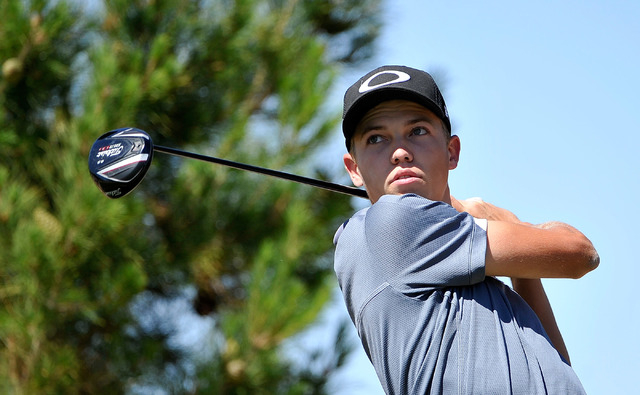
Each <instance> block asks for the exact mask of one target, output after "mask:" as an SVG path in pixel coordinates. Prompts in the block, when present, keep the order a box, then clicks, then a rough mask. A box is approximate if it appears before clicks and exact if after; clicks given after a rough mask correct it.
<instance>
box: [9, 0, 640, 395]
mask: <svg viewBox="0 0 640 395" xmlns="http://www.w3.org/2000/svg"><path fill="white" fill-rule="evenodd" d="M0 14H1V15H3V16H4V21H3V23H2V24H1V25H0V64H1V65H2V75H1V77H0V263H2V265H0V301H1V307H0V391H1V392H3V393H61V392H64V393H105V392H107V393H127V394H151V393H153V394H168V393H172V394H177V393H185V394H187V393H229V394H234V393H238V394H243V393H291V394H324V393H327V394H355V393H361V394H373V393H382V390H381V387H380V384H379V383H378V381H377V378H376V377H375V373H374V372H373V369H372V367H371V366H370V364H369V362H368V360H367V359H366V356H364V353H363V351H362V348H361V346H360V344H359V341H358V339H357V337H356V336H355V333H354V329H353V326H352V324H351V323H350V321H349V320H348V316H347V314H346V309H345V307H344V304H343V302H342V300H341V296H340V294H339V291H338V290H337V288H336V281H335V276H334V274H333V269H332V263H333V257H332V253H333V246H332V244H331V240H332V236H333V233H334V231H335V229H336V228H337V227H338V225H339V224H340V223H342V222H343V221H344V220H345V219H346V218H348V217H349V216H350V215H351V213H352V212H353V211H354V210H356V209H358V208H361V207H365V206H366V205H367V202H366V201H364V200H362V199H355V198H354V199H350V198H348V197H345V196H342V195H338V194H334V193H331V192H324V191H321V190H317V189H315V188H310V187H308V186H301V185H297V184H293V183H290V182H287V181H281V180H274V179H271V178H267V177H264V176H259V175H252V174H249V173H246V172H241V171H237V170H233V169H227V168H223V167H220V166H216V165H211V164H206V163H199V162H196V161H190V160H183V159H178V158H172V157H168V156H167V155H162V154H158V155H156V156H155V158H154V161H153V165H152V167H151V170H150V172H149V174H148V175H147V177H146V178H145V180H144V182H143V183H142V184H141V185H140V186H139V187H138V189H137V190H136V191H135V192H134V193H132V194H131V195H128V196H127V197H125V198H122V199H117V200H111V199H108V198H106V197H105V196H103V195H102V194H101V193H100V192H99V190H98V189H97V188H96V187H95V186H94V185H93V183H92V181H91V178H90V176H89V173H88V169H87V155H88V152H89V148H90V147H91V144H92V143H93V142H94V141H95V139H97V138H98V137H99V136H100V135H101V134H103V133H105V132H106V131H108V130H111V129H115V128H119V127H124V126H136V127H138V128H141V129H143V130H146V131H147V132H148V133H149V134H150V135H151V137H152V139H153V140H154V143H156V144H159V145H167V146H173V147H176V148H184V149H189V150H193V151H196V152H201V153H204V154H211V155H216V156H220V157H223V158H226V159H230V160H237V161H241V162H245V163H251V164H255V165H258V166H264V167H271V168H274V169H281V170H284V171H289V172H294V173H298V174H302V175H306V176H310V177H317V178H323V179H328V180H331V181H336V182H341V183H348V177H347V176H346V173H344V171H343V170H342V165H341V163H342V160H341V158H342V154H343V153H344V144H343V140H342V137H341V131H340V126H339V124H340V117H341V110H342V94H343V92H344V91H345V90H346V88H347V87H348V86H349V85H351V84H352V83H353V82H354V81H355V80H356V79H357V78H359V77H360V76H361V75H362V74H364V73H366V72H367V71H369V70H370V69H372V68H374V67H377V66H378V65H380V64H404V65H408V66H412V67H416V68H422V69H425V70H427V71H429V72H431V73H432V74H433V75H434V76H435V77H436V79H437V80H438V82H439V84H440V85H441V87H442V90H443V93H444V96H445V99H446V100H447V104H448V107H449V111H450V114H451V117H452V121H453V128H454V133H456V134H458V135H459V136H460V137H461V140H462V156H461V162H460V165H459V167H458V169H456V170H454V171H453V172H452V173H451V178H450V183H451V189H452V192H453V194H454V195H455V196H456V197H458V198H467V197H472V196H480V197H482V198H483V199H485V200H486V201H489V202H492V203H494V204H497V205H499V206H502V207H505V208H507V209H509V210H512V211H513V212H515V213H516V214H517V215H518V216H519V217H520V218H521V219H522V220H525V221H528V222H534V223H535V222H544V221H548V220H559V221H565V222H568V223H570V224H572V225H574V226H576V227H577V228H578V229H580V230H582V231H583V232H584V233H585V234H586V235H587V236H588V237H590V238H591V240H592V241H593V242H594V244H595V245H596V248H598V250H599V252H600V255H601V260H602V263H601V266H600V268H599V269H597V270H596V271H594V272H592V273H590V274H588V275H587V276H585V277H584V278H582V279H580V280H577V281H576V280H546V281H545V282H544V284H545V287H546V289H547V293H548V295H549V298H550V300H551V302H552V305H553V307H554V310H555V313H556V318H557V320H558V323H559V326H560V328H561V330H562V332H563V335H564V337H565V342H566V343H567V346H568V348H569V352H570V355H571V359H572V362H573V366H574V369H575V370H576V372H577V374H578V376H579V377H580V378H581V380H582V382H583V384H584V386H585V389H586V390H587V393H590V394H604V393H612V392H613V393H632V392H633V391H634V387H632V384H631V377H632V372H634V371H635V368H636V367H638V363H637V362H636V360H635V359H634V357H635V353H636V352H637V350H639V349H640V347H639V344H638V343H639V342H638V340H637V337H636V336H635V334H636V332H637V329H636V328H637V327H638V324H639V323H638V318H637V316H638V314H637V312H638V307H637V305H638V304H637V302H636V301H635V299H634V296H635V292H634V290H635V287H634V285H633V284H632V281H633V279H634V277H637V275H638V269H637V265H636V262H637V259H633V258H632V256H631V246H632V241H631V236H632V234H633V228H635V224H636V223H637V222H638V220H639V219H640V216H639V215H638V214H637V210H636V209H634V208H633V207H631V208H627V207H626V205H628V204H630V203H632V202H633V197H632V196H634V195H635V194H637V193H638V189H639V185H640V184H639V182H638V169H640V159H638V155H637V154H635V150H636V148H637V147H638V145H639V144H638V143H639V140H640V138H639V137H638V133H637V132H638V130H639V129H640V114H639V113H638V111H637V110H636V108H637V107H638V104H640V103H639V100H638V97H637V92H638V90H639V89H640V78H639V77H638V75H637V70H638V66H639V63H640V62H639V60H638V46H637V43H636V42H635V41H636V37H639V36H640V31H639V30H640V27H639V26H638V24H637V20H638V17H639V16H640V5H636V4H634V3H632V2H624V1H614V2H607V3H606V4H604V3H603V2H596V1H586V2H573V1H565V2H560V3H558V2H550V1H541V2H536V3H535V4H525V5H518V4H512V3H511V2H506V1H489V2H483V3H482V4H476V3H473V2H464V1H463V2H456V3H455V4H450V3H446V2H434V1H425V2H422V1H403V2H391V1H389V0H387V1H379V0H369V1H351V0H332V1H317V0H312V1H263V0H245V1H214V0H210V1H200V2H194V1H186V0H180V1H168V0H165V1H162V0H161V1H153V0H144V1H143V0H138V1H125V0H112V1H97V0H93V1H90V2H79V1H46V0H42V1H22V0H8V1H4V2H2V3H0ZM507 281H508V280H507Z"/></svg>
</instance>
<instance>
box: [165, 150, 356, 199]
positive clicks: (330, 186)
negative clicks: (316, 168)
mask: <svg viewBox="0 0 640 395" xmlns="http://www.w3.org/2000/svg"><path fill="white" fill-rule="evenodd" d="M153 149H154V151H158V152H163V153H165V154H170V155H175V156H181V157H184V158H191V159H197V160H201V161H204V162H210V163H217V164H219V165H223V166H228V167H233V168H235V169H240V170H247V171H251V172H254V173H259V174H265V175H268V176H271V177H277V178H282V179H284V180H289V181H294V182H298V183H300V184H305V185H311V186H313V187H316V188H322V189H326V190H329V191H333V192H339V193H343V194H345V195H351V196H357V197H361V198H365V199H367V198H368V195H367V191H365V190H362V189H358V188H354V187H349V186H346V185H341V184H334V183H332V182H327V181H322V180H316V179H314V178H309V177H303V176H299V175H296V174H290V173H285V172H282V171H278V170H272V169H267V168H264V167H258V166H253V165H247V164H244V163H239V162H233V161H230V160H226V159H220V158H216V157H213V156H207V155H201V154H196V153H193V152H188V151H183V150H179V149H175V148H171V147H163V146H158V145H155V146H154V147H153Z"/></svg>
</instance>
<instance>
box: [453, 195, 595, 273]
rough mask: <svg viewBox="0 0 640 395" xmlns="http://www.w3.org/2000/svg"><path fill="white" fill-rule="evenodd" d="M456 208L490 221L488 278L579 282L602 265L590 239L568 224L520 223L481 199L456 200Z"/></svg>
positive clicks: (487, 262)
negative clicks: (502, 277)
mask: <svg viewBox="0 0 640 395" xmlns="http://www.w3.org/2000/svg"><path fill="white" fill-rule="evenodd" d="M452 205H453V206H454V208H456V210H458V211H466V212H468V213H469V214H471V215H472V216H473V217H475V218H485V219H487V220H488V225H487V253H486V264H485V274H486V275H487V276H506V277H515V278H532V279H533V278H554V277H555V278H579V277H582V276H584V275H585V274H586V273H588V272H590V271H591V270H593V269H595V268H596V267H597V266H598V264H599V262H600V258H599V256H598V253H597V252H596V250H595V248H594V247H593V244H592V243H591V242H590V241H589V239H587V238H586V237H585V236H584V235H583V234H582V233H581V232H580V231H578V230H577V229H575V228H573V227H571V226H569V225H567V224H564V223H561V222H548V223H544V224H541V225H532V224H529V223H526V222H522V221H520V220H519V219H518V218H517V217H516V216H515V215H514V214H513V213H511V212H510V211H508V210H505V209H502V208H499V207H496V206H494V205H492V204H490V203H486V202H483V201H482V200H479V199H470V200H465V201H458V200H456V199H453V198H452Z"/></svg>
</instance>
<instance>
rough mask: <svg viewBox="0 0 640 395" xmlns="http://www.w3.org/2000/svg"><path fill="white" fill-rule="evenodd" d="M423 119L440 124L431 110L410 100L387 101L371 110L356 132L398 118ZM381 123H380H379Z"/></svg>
mask: <svg viewBox="0 0 640 395" xmlns="http://www.w3.org/2000/svg"><path fill="white" fill-rule="evenodd" d="M418 119H419V120H421V121H427V122H430V123H433V124H436V125H440V124H441V122H440V118H438V116H436V115H435V114H434V113H433V112H432V111H431V110H429V109H427V108H426V107H423V106H421V105H420V104H418V103H414V102H412V101H408V100H390V101H385V102H382V103H380V104H378V105H377V106H375V107H374V108H372V109H371V110H369V111H368V112H367V113H366V114H365V115H364V116H363V117H362V119H361V120H360V122H358V125H357V126H356V134H358V133H361V132H363V131H364V130H366V129H368V128H369V127H371V126H375V127H378V126H384V123H385V122H393V121H397V120H418ZM377 124H380V125H377Z"/></svg>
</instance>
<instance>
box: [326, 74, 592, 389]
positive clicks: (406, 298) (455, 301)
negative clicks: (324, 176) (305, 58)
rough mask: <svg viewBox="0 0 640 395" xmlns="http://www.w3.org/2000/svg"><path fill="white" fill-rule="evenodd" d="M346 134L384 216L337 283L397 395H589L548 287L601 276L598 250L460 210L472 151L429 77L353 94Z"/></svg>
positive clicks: (391, 78) (358, 227) (366, 222)
mask: <svg viewBox="0 0 640 395" xmlns="http://www.w3.org/2000/svg"><path fill="white" fill-rule="evenodd" d="M342 127H343V132H344V136H345V141H346V145H347V150H348V153H347V154H345V155H344V164H345V167H346V169H347V171H348V173H349V175H350V177H351V180H352V181H353V183H354V184H355V185H356V186H364V187H365V188H366V190H367V192H368V194H369V198H370V200H371V203H372V205H371V206H370V207H368V208H365V209H363V210H361V211H359V212H357V213H356V214H355V215H354V216H353V217H352V218H351V219H349V220H348V221H347V222H345V223H344V224H343V225H342V226H341V227H340V229H338V231H337V232H336V236H335V239H334V243H335V245H336V251H335V271H336V274H337V277H338V281H339V284H340V288H341V290H342V292H343V295H344V300H345V302H346V305H347V309H348V311H349V314H350V316H351V319H352V321H353V323H354V324H355V326H356V329H357V332H358V335H359V336H360V339H361V341H362V345H363V346H364V349H365V351H366V353H367V355H368V357H369V359H370V360H371V362H372V364H373V366H374V368H375V371H376V373H377V375H378V378H379V379H380V382H381V383H382V386H383V388H384V390H385V392H386V393H387V394H431V393H434V394H441V393H446V394H527V395H530V394H563V395H566V394H582V393H584V389H583V388H582V385H581V383H580V381H579V379H578V377H577V376H576V374H575V373H574V371H573V369H572V368H571V365H570V360H569V354H568V352H567V349H566V347H565V345H564V342H563V340H562V336H561V334H560V331H559V330H558V327H557V325H556V321H555V319H554V316H553V312H552V310H551V306H550V304H549V301H548V299H547V297H546V295H545V292H544V289H543V287H542V283H541V282H540V279H541V278H547V277H548V278H551V277H554V278H579V277H582V276H583V275H584V274H586V273H587V272H589V271H591V270H593V269H595V268H596V267H597V266H598V264H599V257H598V254H597V252H596V251H595V249H594V247H593V245H592V244H591V242H590V241H589V240H588V239H587V238H586V237H585V236H584V235H583V234H582V233H580V232H579V231H578V230H576V229H575V228H573V227H571V226H569V225H566V224H564V223H559V222H549V223H544V224H541V225H532V224H529V223H524V222H522V221H520V220H519V219H518V218H517V217H516V216H515V215H514V214H513V213H511V212H509V211H507V210H505V209H502V208H498V207H496V206H494V205H492V204H489V203H486V202H483V201H482V200H480V199H469V200H456V199H455V198H453V197H452V196H451V192H450V190H449V185H448V174H449V171H450V170H453V169H455V168H456V166H457V165H458V160H459V157H460V139H459V138H458V137H457V136H455V135H451V122H450V120H449V115H448V112H447V107H446V105H445V102H444V99H443V97H442V95H441V93H440V90H439V89H438V87H437V85H436V84H435V82H434V81H433V79H432V78H431V76H430V75H429V74H427V73H425V72H423V71H420V70H416V69H412V68H409V67H404V66H383V67H380V68H378V69H376V70H373V71H371V72H370V73H368V74H366V75H365V76H364V77H362V78H361V79H360V80H359V81H357V82H356V83H355V84H354V85H353V86H351V87H350V88H349V89H348V90H347V92H346V94H345V98H344V115H343V124H342ZM495 276H505V277H511V279H512V285H513V289H511V288H510V287H509V286H507V285H505V284H504V283H502V282H501V281H499V280H498V279H496V278H495Z"/></svg>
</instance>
